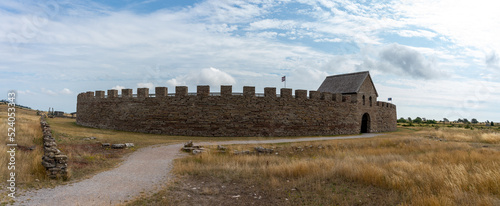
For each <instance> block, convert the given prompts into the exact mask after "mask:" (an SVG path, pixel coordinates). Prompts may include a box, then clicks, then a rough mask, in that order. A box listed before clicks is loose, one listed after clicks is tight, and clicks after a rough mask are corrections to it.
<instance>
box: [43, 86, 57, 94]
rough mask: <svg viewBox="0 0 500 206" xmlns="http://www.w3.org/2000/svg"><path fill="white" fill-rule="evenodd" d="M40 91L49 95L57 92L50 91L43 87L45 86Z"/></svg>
mask: <svg viewBox="0 0 500 206" xmlns="http://www.w3.org/2000/svg"><path fill="white" fill-rule="evenodd" d="M42 93H44V94H48V95H50V96H56V95H57V93H56V92H54V91H52V90H50V89H45V88H42Z"/></svg>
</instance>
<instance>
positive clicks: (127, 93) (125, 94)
mask: <svg viewBox="0 0 500 206" xmlns="http://www.w3.org/2000/svg"><path fill="white" fill-rule="evenodd" d="M122 97H132V89H122Z"/></svg>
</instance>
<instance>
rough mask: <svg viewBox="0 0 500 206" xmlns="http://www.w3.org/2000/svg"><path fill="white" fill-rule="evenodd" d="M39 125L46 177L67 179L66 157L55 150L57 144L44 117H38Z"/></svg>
mask: <svg viewBox="0 0 500 206" xmlns="http://www.w3.org/2000/svg"><path fill="white" fill-rule="evenodd" d="M40 124H41V126H42V132H43V152H44V155H43V156H42V165H43V166H44V167H45V169H46V171H47V175H48V176H49V178H51V179H56V178H58V177H60V178H63V179H67V178H68V171H67V168H68V165H67V163H66V161H67V159H68V157H67V156H66V155H64V154H62V153H61V151H60V150H59V149H57V143H56V140H55V139H54V137H52V131H51V130H50V126H49V124H47V122H46V121H45V117H44V116H42V117H40Z"/></svg>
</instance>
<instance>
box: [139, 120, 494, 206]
mask: <svg viewBox="0 0 500 206" xmlns="http://www.w3.org/2000/svg"><path fill="white" fill-rule="evenodd" d="M496 131H498V130H497V129H493V130H492V129H490V130H470V129H455V128H439V129H434V128H421V127H416V128H415V127H413V128H400V130H399V131H398V132H393V133H389V134H387V135H384V136H380V137H376V138H373V139H355V140H332V141H321V142H310V143H291V144H273V145H259V146H264V147H266V148H274V153H273V154H266V155H233V154H231V153H232V151H233V150H238V151H242V150H253V147H254V146H256V145H240V146H229V147H228V148H229V149H228V150H229V152H228V153H218V152H216V149H215V148H212V149H211V150H210V152H207V153H203V154H202V155H198V156H190V157H187V158H184V159H179V160H177V161H176V162H175V166H174V173H175V174H177V175H178V176H179V179H178V180H177V181H176V182H175V183H173V184H171V185H169V186H168V189H165V190H163V191H162V192H160V193H157V194H154V195H152V196H150V197H147V198H143V199H140V200H137V201H136V202H134V203H132V204H131V205H143V204H146V205H164V204H170V205H190V204H200V203H202V204H205V205H218V204H222V205H228V204H238V205H500V145H499V144H498V143H499V141H500V135H499V133H498V132H496Z"/></svg>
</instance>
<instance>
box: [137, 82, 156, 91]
mask: <svg viewBox="0 0 500 206" xmlns="http://www.w3.org/2000/svg"><path fill="white" fill-rule="evenodd" d="M137 88H149V90H154V89H155V85H154V84H153V83H151V82H147V83H137Z"/></svg>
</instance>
